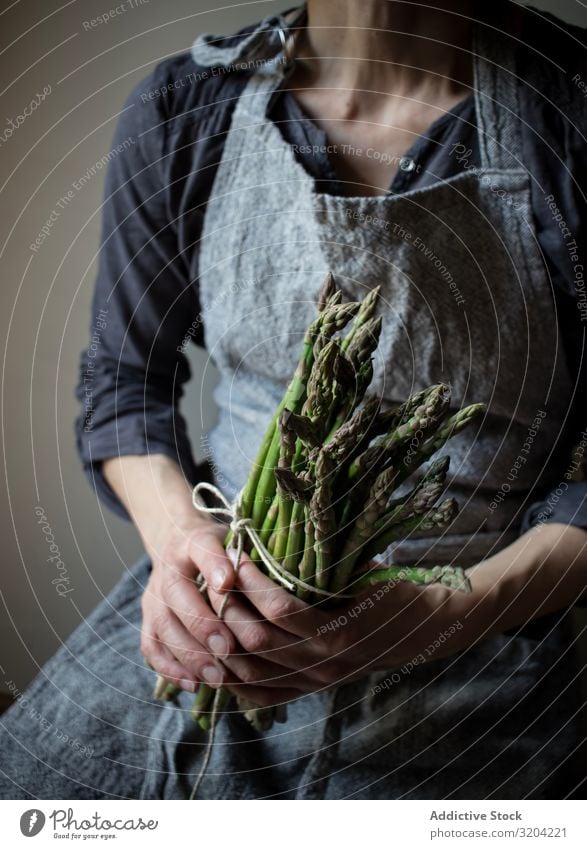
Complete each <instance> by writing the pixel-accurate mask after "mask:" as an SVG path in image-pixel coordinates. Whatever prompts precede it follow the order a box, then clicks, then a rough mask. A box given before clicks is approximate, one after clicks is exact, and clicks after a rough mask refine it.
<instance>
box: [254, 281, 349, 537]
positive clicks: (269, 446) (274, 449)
mask: <svg viewBox="0 0 587 849" xmlns="http://www.w3.org/2000/svg"><path fill="white" fill-rule="evenodd" d="M333 297H336V296H333ZM358 308H359V304H354V303H351V304H340V303H335V304H334V305H328V306H327V307H325V309H324V310H323V311H322V312H321V313H319V315H318V316H317V318H316V319H315V320H314V321H313V322H312V324H311V325H310V326H309V328H308V330H307V331H306V333H305V336H304V342H303V345H302V354H301V356H300V360H299V362H298V366H297V368H296V371H295V374H294V376H293V378H292V380H291V383H290V384H289V386H288V389H287V391H286V393H285V395H284V397H283V399H282V400H281V402H280V404H279V406H278V408H277V410H276V412H275V415H274V416H273V419H272V420H271V424H270V425H269V428H268V429H267V432H266V434H265V438H264V439H263V442H262V444H261V447H260V449H259V452H258V454H257V458H256V459H255V462H254V464H253V468H252V469H251V472H250V474H249V477H248V479H247V482H246V484H245V487H244V489H243V493H242V496H241V509H242V513H243V515H244V516H251V517H252V519H253V525H254V527H255V528H256V529H257V530H259V529H260V528H261V527H262V526H263V519H264V518H265V513H266V505H267V504H270V503H271V499H272V497H273V495H274V493H275V487H276V484H275V478H274V476H273V469H274V468H275V466H276V465H277V461H278V457H279V448H280V437H279V430H278V428H277V421H278V417H279V416H280V415H281V411H282V410H283V409H284V408H286V407H287V409H289V410H292V411H293V412H298V411H299V408H300V406H301V405H302V403H303V401H304V398H305V395H306V385H307V382H308V378H309V377H310V374H311V371H312V366H313V364H314V356H315V352H314V347H315V346H316V344H317V342H318V340H319V339H320V340H321V342H320V346H319V347H324V344H326V342H327V341H328V340H329V338H330V337H331V336H332V335H334V334H335V333H336V332H338V331H339V330H342V328H343V327H345V325H346V324H347V323H348V322H349V321H350V320H351V318H352V317H353V316H354V315H355V314H356V312H357V310H358ZM323 342H324V344H322V343H323ZM318 353H319V350H318V351H316V355H317V354H318Z"/></svg>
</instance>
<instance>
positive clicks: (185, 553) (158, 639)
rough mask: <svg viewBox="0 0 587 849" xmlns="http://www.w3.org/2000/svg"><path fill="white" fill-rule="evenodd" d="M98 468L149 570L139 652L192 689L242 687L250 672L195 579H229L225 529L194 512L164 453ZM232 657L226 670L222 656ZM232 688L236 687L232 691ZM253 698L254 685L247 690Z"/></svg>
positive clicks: (277, 693) (278, 695)
mask: <svg viewBox="0 0 587 849" xmlns="http://www.w3.org/2000/svg"><path fill="white" fill-rule="evenodd" d="M104 474H105V476H106V479H107V481H108V483H109V484H110V485H111V486H112V488H113V489H114V491H115V492H116V494H117V495H118V496H119V498H120V499H121V501H122V502H123V503H124V505H125V506H126V508H127V510H128V512H129V514H130V515H131V517H132V519H133V521H134V523H135V525H136V527H137V530H138V531H139V533H140V535H141V537H142V540H143V543H144V545H145V549H146V550H147V552H148V554H149V555H150V557H151V561H152V564H153V569H152V572H151V576H150V578H149V581H148V582H147V586H146V587H145V591H144V593H143V596H142V611H143V624H142V630H141V651H142V653H143V655H144V657H145V659H146V660H147V661H148V663H149V664H150V665H151V666H152V667H153V669H154V670H155V671H156V672H158V673H160V674H161V675H163V676H164V677H165V678H167V679H168V680H169V681H171V682H172V683H174V684H176V685H177V686H179V687H181V688H182V689H184V690H188V691H189V692H192V693H193V692H195V690H196V689H197V686H198V683H199V682H201V681H205V682H206V683H207V684H209V685H210V686H212V687H218V686H221V685H228V686H230V688H231V689H233V687H232V686H231V685H233V684H234V685H237V686H238V685H240V684H241V683H242V680H249V678H247V677H245V678H244V679H241V678H240V677H239V675H240V674H241V673H242V674H243V675H245V676H250V666H251V664H250V663H249V662H247V660H246V658H245V657H244V656H243V651H242V648H241V647H240V646H239V645H238V643H237V637H236V636H235V634H234V633H233V632H232V631H231V629H230V628H229V627H228V626H227V624H226V623H224V622H222V621H221V619H220V617H219V616H218V615H217V612H216V611H214V610H213V609H212V607H211V606H210V605H209V604H208V603H207V602H206V600H205V599H204V597H203V596H202V594H201V593H200V590H199V587H198V586H197V584H196V578H197V577H198V575H199V573H200V572H202V573H203V574H204V575H205V577H206V579H207V580H208V581H209V582H210V583H212V584H213V585H214V586H215V587H217V589H219V590H220V591H221V592H227V591H228V590H230V588H231V587H232V586H233V584H234V567H233V566H232V564H231V563H230V561H229V560H228V558H227V556H226V552H225V551H224V547H223V540H224V537H225V535H226V527H225V526H224V525H220V524H219V523H218V522H215V521H214V520H212V519H210V518H208V517H206V516H200V515H199V514H198V513H197V512H196V511H195V510H194V507H193V504H192V498H191V487H189V486H188V484H187V482H186V481H185V479H184V477H183V475H182V473H181V470H180V468H179V466H178V465H177V463H175V462H174V461H173V460H171V459H169V458H168V457H164V456H162V455H150V456H125V457H117V458H116V459H112V460H107V461H106V462H105V463H104ZM229 655H230V657H231V668H230V670H229V669H228V668H227V667H226V666H225V664H224V663H223V661H224V660H225V659H226V658H227V657H228V656H229ZM233 691H234V692H240V691H239V690H238V689H233ZM249 693H250V694H252V695H251V698H253V696H254V694H255V689H254V688H249ZM299 695H300V693H299V691H298V690H297V689H292V688H291V687H289V688H288V687H285V685H284V687H278V688H277V690H274V699H275V701H280V700H281V701H286V700H289V699H292V698H296V697H297V696H299Z"/></svg>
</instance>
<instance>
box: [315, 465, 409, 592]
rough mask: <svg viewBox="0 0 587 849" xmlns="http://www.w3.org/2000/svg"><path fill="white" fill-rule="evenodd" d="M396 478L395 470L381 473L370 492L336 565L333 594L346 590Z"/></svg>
mask: <svg viewBox="0 0 587 849" xmlns="http://www.w3.org/2000/svg"><path fill="white" fill-rule="evenodd" d="M394 478H395V470H394V469H393V468H389V469H385V470H384V471H383V472H381V474H379V475H378V476H377V478H376V479H375V482H374V483H373V486H372V487H371V490H370V492H369V498H368V499H367V503H366V504H365V507H364V509H363V511H362V512H361V513H360V514H359V516H358V517H357V519H356V521H355V523H354V525H353V526H352V528H351V530H350V532H349V534H348V536H347V539H346V542H345V544H344V546H343V549H342V552H341V555H340V559H339V560H338V562H337V564H336V569H335V570H334V574H333V577H332V581H331V589H332V592H335V593H336V592H342V591H343V590H345V589H346V585H347V583H348V581H349V578H350V576H351V575H352V572H353V569H354V567H355V563H356V562H357V559H358V558H359V557H360V556H361V551H362V549H363V546H364V545H365V543H366V542H367V541H368V540H369V538H370V537H371V536H372V535H373V526H374V524H375V522H376V521H377V519H378V518H379V517H380V516H381V515H382V513H384V512H385V505H386V504H387V500H388V498H389V493H390V490H391V488H392V487H393V485H394Z"/></svg>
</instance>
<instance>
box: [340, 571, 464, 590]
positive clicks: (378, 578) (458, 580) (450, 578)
mask: <svg viewBox="0 0 587 849" xmlns="http://www.w3.org/2000/svg"><path fill="white" fill-rule="evenodd" d="M396 581H409V582H410V583H411V584H424V585H429V584H444V585H445V586H447V587H450V588H451V589H452V590H460V591H461V592H471V582H470V581H469V579H468V577H467V575H466V573H465V571H464V570H463V569H461V568H460V567H459V566H432V567H428V568H426V567H424V566H386V567H385V568H384V569H379V568H374V569H369V571H368V572H364V573H363V574H361V575H359V577H357V578H356V579H355V580H354V581H353V592H356V593H360V592H362V591H363V590H366V589H367V588H368V587H372V586H374V585H375V584H381V583H395V582H396Z"/></svg>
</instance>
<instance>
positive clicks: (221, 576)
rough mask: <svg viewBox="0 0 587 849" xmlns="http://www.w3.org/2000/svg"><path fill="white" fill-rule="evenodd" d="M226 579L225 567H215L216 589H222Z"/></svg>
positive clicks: (214, 585) (213, 576) (214, 581)
mask: <svg viewBox="0 0 587 849" xmlns="http://www.w3.org/2000/svg"><path fill="white" fill-rule="evenodd" d="M225 580H226V573H225V571H224V569H214V571H213V572H212V586H213V587H214V589H215V590H221V589H222V587H223V586H224V581H225Z"/></svg>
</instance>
